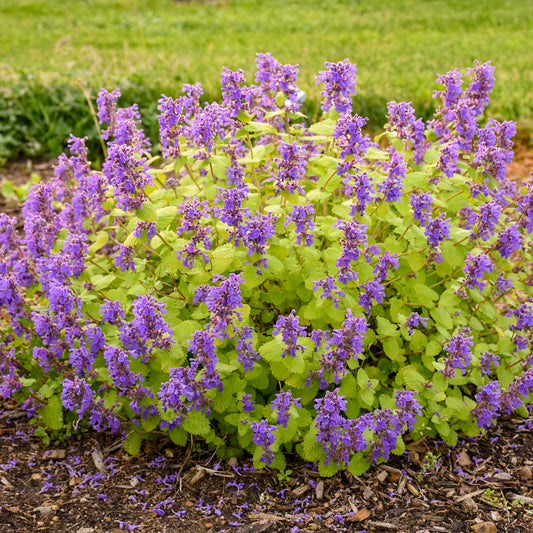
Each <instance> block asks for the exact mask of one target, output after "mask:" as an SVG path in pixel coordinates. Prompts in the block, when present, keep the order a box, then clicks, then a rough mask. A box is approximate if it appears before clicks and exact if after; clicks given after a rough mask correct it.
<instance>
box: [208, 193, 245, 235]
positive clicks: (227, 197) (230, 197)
mask: <svg viewBox="0 0 533 533" xmlns="http://www.w3.org/2000/svg"><path fill="white" fill-rule="evenodd" d="M248 194H249V189H248V186H246V185H239V186H237V187H234V188H231V189H223V188H219V189H218V192H217V196H216V199H215V202H216V203H219V202H222V203H223V204H224V207H222V208H217V209H216V213H217V215H218V216H219V217H220V220H221V221H222V222H225V223H226V224H228V225H229V226H234V227H237V226H239V225H240V224H241V223H242V222H243V220H244V214H245V212H246V209H245V208H243V207H242V203H243V201H244V200H245V199H246V198H248Z"/></svg>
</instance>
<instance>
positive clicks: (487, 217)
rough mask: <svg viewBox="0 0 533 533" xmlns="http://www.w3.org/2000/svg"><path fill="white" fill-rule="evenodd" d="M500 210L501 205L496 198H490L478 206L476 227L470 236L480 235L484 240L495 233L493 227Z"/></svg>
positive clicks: (498, 218)
mask: <svg viewBox="0 0 533 533" xmlns="http://www.w3.org/2000/svg"><path fill="white" fill-rule="evenodd" d="M501 212H502V207H501V205H500V204H499V203H498V202H497V201H496V200H491V201H490V202H487V203H485V204H483V205H482V206H481V207H480V208H479V214H478V217H477V220H476V228H475V230H474V231H473V232H472V235H471V236H470V237H471V238H477V237H481V238H482V239H483V240H484V241H486V240H488V239H490V237H491V236H492V235H494V234H495V232H496V231H495V228H496V225H497V224H498V221H499V220H500V215H501Z"/></svg>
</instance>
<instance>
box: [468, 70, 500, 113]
mask: <svg viewBox="0 0 533 533" xmlns="http://www.w3.org/2000/svg"><path fill="white" fill-rule="evenodd" d="M474 63H475V65H476V66H475V68H469V69H467V71H466V73H467V74H468V75H471V74H473V76H472V81H471V82H470V85H469V86H468V88H467V89H466V91H465V94H464V100H465V102H466V103H467V104H468V106H469V107H470V108H471V109H472V110H473V112H474V114H475V115H481V113H483V111H484V109H485V108H486V107H487V105H488V103H489V95H490V93H491V91H492V88H493V87H494V67H493V66H492V65H491V64H490V61H487V62H486V63H483V64H482V65H481V64H480V63H479V61H477V60H476V61H475V62H474Z"/></svg>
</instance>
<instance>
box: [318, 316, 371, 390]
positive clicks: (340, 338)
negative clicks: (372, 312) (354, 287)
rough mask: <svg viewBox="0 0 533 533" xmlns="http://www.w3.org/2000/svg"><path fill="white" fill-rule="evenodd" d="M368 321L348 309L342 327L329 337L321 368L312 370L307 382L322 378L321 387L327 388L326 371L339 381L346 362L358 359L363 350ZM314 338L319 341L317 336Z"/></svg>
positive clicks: (336, 381) (321, 360) (344, 370)
mask: <svg viewBox="0 0 533 533" xmlns="http://www.w3.org/2000/svg"><path fill="white" fill-rule="evenodd" d="M367 331H368V323H367V321H366V319H365V318H364V317H354V316H353V314H352V310H351V309H346V317H345V319H344V322H343V324H342V328H341V329H335V330H333V332H332V333H331V335H330V336H329V338H327V343H326V349H327V350H328V351H327V352H326V353H325V354H324V355H323V356H322V358H321V359H320V365H321V368H320V370H318V371H314V372H310V373H309V377H308V379H307V383H310V380H311V379H313V378H315V377H318V378H320V388H326V387H327V386H328V382H327V380H326V379H325V377H324V375H325V373H326V372H331V373H332V374H333V379H334V381H335V383H339V382H340V380H341V379H342V378H343V376H344V375H345V374H346V363H347V362H348V361H349V360H350V359H357V356H358V355H359V354H360V353H362V351H363V344H364V339H365V335H366V332H367ZM313 340H315V342H317V341H318V340H319V339H317V337H316V336H314V337H313Z"/></svg>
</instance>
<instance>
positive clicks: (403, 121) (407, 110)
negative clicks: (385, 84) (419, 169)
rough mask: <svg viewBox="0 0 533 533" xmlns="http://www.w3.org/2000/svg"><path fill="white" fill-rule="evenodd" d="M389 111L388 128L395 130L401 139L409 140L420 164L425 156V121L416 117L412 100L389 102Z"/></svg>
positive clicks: (406, 141) (417, 162) (416, 160)
mask: <svg viewBox="0 0 533 533" xmlns="http://www.w3.org/2000/svg"><path fill="white" fill-rule="evenodd" d="M387 109H388V112H389V116H388V128H387V129H389V130H391V131H395V132H396V134H397V135H398V138H399V139H402V140H404V141H405V144H406V146H407V143H408V142H409V143H410V144H411V147H412V149H413V151H414V153H415V162H416V164H417V165H419V164H420V163H421V162H422V159H423V158H424V153H425V146H424V129H425V126H424V121H423V120H422V119H421V118H419V119H416V118H415V112H414V109H413V107H412V106H411V102H400V103H396V102H394V101H392V102H389V103H388V104H387Z"/></svg>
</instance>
